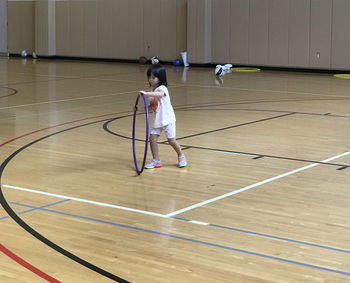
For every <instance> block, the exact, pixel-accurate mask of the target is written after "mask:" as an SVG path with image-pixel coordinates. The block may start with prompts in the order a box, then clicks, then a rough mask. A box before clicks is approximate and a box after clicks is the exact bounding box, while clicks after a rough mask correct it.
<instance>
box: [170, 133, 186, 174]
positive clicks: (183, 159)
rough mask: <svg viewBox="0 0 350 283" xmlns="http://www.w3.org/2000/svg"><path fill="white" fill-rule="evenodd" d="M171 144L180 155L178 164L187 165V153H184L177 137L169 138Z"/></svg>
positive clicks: (180, 165)
mask: <svg viewBox="0 0 350 283" xmlns="http://www.w3.org/2000/svg"><path fill="white" fill-rule="evenodd" d="M168 142H169V144H170V145H171V146H172V147H173V149H175V151H176V153H177V156H178V165H179V167H180V168H181V167H185V166H186V165H187V160H186V157H185V155H183V154H182V151H181V147H180V145H179V143H178V142H177V140H176V139H175V138H170V139H169V138H168Z"/></svg>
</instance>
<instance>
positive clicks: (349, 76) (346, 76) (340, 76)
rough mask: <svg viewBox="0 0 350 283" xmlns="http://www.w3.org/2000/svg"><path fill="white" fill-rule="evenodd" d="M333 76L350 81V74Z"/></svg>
mask: <svg viewBox="0 0 350 283" xmlns="http://www.w3.org/2000/svg"><path fill="white" fill-rule="evenodd" d="M333 76H334V77H335V78H339V79H350V74H335V75H333Z"/></svg>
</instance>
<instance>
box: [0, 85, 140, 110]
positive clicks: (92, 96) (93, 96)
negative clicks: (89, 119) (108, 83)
mask: <svg viewBox="0 0 350 283" xmlns="http://www.w3.org/2000/svg"><path fill="white" fill-rule="evenodd" d="M138 92H139V90H133V91H126V92H115V93H107V94H100V95H91V96H84V97H78V98H68V99H61V100H52V101H45V102H38V103H29V104H21V105H14V106H6V107H1V108H0V110H3V109H12V108H20V107H27V106H36V105H42V104H50V103H60V102H67V101H74V100H82V99H90V98H100V97H105V96H113V95H118V94H127V93H138Z"/></svg>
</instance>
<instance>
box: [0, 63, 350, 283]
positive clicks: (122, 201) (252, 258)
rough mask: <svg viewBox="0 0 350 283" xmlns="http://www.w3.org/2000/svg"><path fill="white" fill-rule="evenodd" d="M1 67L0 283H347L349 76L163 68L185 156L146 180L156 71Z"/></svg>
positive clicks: (166, 149) (164, 148)
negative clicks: (145, 94) (141, 95)
mask: <svg viewBox="0 0 350 283" xmlns="http://www.w3.org/2000/svg"><path fill="white" fill-rule="evenodd" d="M0 66H1V68H0V74H1V76H0V123H1V133H0V137H1V141H0V158H1V167H0V177H1V192H2V194H1V196H0V197H1V204H2V207H1V209H0V227H1V228H0V250H1V251H2V253H0V270H1V271H0V279H1V281H2V282H45V281H49V282H111V281H113V280H114V281H117V282H142V283H148V282H152V283H154V282H349V280H350V241H349V240H350V218H349V215H350V190H349V188H350V185H349V184H350V173H349V172H350V146H349V140H350V112H349V109H350V97H349V89H350V80H347V79H342V78H335V77H333V76H332V75H331V74H327V73H319V74H318V73H303V72H282V71H269V70H261V71H260V72H253V73H248V72H232V73H229V74H226V75H225V76H222V77H220V78H217V77H216V76H215V74H214V70H213V69H212V68H201V67H192V66H190V68H187V69H184V68H183V67H175V66H172V65H166V70H167V76H168V83H169V91H170V95H171V100H172V104H173V106H174V109H175V114H176V118H177V124H176V126H177V127H176V128H177V140H178V142H179V143H180V145H181V147H182V149H183V152H184V153H185V154H186V157H187V160H188V165H187V167H185V168H178V167H177V156H176V154H175V153H174V151H173V149H172V148H171V147H170V146H169V145H168V144H167V143H166V138H165V136H164V135H162V136H161V137H160V139H159V153H160V157H161V159H162V162H163V167H162V168H158V169H153V170H144V171H143V173H142V174H141V175H138V174H137V173H136V171H135V166H134V160H133V152H132V124H133V107H134V104H135V100H136V97H137V94H138V92H139V91H140V90H148V82H147V77H146V70H147V67H148V65H139V64H132V63H116V62H103V61H98V62H94V61H78V60H48V59H38V60H32V59H21V58H10V59H8V58H0ZM150 119H151V117H150ZM145 130H146V127H145V115H144V114H143V112H142V111H140V112H139V115H137V119H136V129H135V131H136V139H137V141H136V154H137V156H138V162H142V158H143V155H144V147H145V141H144V140H145ZM150 159H151V152H150V150H149V152H148V158H147V161H149V160H150Z"/></svg>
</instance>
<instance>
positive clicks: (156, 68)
mask: <svg viewBox="0 0 350 283" xmlns="http://www.w3.org/2000/svg"><path fill="white" fill-rule="evenodd" d="M151 74H153V76H155V77H156V78H158V80H159V85H164V86H168V82H167V80H166V72H165V68H164V67H163V66H162V65H160V64H154V65H151V66H150V67H149V68H148V70H147V78H149V77H150V76H151Z"/></svg>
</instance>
